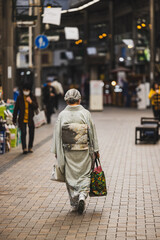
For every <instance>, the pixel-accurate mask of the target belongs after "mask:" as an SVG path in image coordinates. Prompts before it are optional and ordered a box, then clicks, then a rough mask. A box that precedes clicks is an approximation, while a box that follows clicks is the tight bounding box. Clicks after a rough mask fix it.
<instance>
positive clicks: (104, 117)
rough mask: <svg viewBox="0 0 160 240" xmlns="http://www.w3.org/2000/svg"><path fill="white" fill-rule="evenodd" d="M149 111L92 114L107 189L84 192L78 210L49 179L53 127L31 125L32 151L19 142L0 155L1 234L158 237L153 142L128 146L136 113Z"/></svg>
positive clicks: (158, 155) (157, 151) (157, 163)
mask: <svg viewBox="0 0 160 240" xmlns="http://www.w3.org/2000/svg"><path fill="white" fill-rule="evenodd" d="M151 115H152V113H151V111H150V110H145V111H138V110H134V109H128V110H127V109H118V108H106V109H105V110H104V111H103V112H102V113H92V116H93V119H94V121H95V123H96V127H97V132H98V139H99V145H100V153H101V161H102V166H103V169H104V171H105V174H106V178H107V186H108V195H107V197H101V198H88V199H87V204H86V211H85V213H84V214H83V215H81V216H79V215H78V214H77V213H73V212H71V211H70V204H69V199H68V194H67V191H66V187H65V184H63V183H54V182H52V181H50V174H51V169H52V165H53V163H54V158H53V155H52V154H51V153H50V152H49V148H50V144H51V135H52V131H53V130H52V129H53V126H49V125H46V126H44V127H42V128H40V129H37V130H36V141H35V152H34V153H33V154H30V155H27V156H23V155H21V154H20V151H21V149H20V147H18V148H16V149H14V150H12V151H11V152H10V153H7V154H5V155H0V159H1V160H0V240H6V239H7V240H32V239H37V240H45V239H46V240H54V239H56V240H63V239H65V240H73V239H76V240H78V239H79V240H83V239H85V240H93V239H94V240H105V239H107V240H112V239H118V240H121V239H123V240H124V239H126V240H134V239H135V240H136V239H137V240H143V239H146V240H154V239H160V195H159V194H160V143H158V144H156V145H152V144H150V145H147V144H141V145H135V144H134V133H135V132H134V130H135V126H136V125H139V122H140V117H141V116H151ZM55 117H56V116H54V119H53V122H54V121H55Z"/></svg>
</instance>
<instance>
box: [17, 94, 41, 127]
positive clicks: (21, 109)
mask: <svg viewBox="0 0 160 240" xmlns="http://www.w3.org/2000/svg"><path fill="white" fill-rule="evenodd" d="M29 96H30V98H31V99H32V103H31V104H30V103H29V112H28V125H29V126H34V122H33V117H34V113H35V111H36V110H37V109H38V103H37V99H36V97H35V96H34V95H33V94H32V93H30V95H29ZM24 110H25V103H24V96H23V93H21V94H20V95H19V96H18V97H17V101H16V104H15V108H14V112H13V123H16V120H17V115H18V114H19V115H18V125H19V127H21V125H22V123H23V120H24V112H25V111H24Z"/></svg>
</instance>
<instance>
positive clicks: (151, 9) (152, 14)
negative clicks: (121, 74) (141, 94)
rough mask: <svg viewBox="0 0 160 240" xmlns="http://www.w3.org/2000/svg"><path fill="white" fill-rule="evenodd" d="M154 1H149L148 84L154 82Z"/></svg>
mask: <svg viewBox="0 0 160 240" xmlns="http://www.w3.org/2000/svg"><path fill="white" fill-rule="evenodd" d="M154 13H155V0H150V55H151V59H150V83H151V84H152V83H153V82H154V76H155V72H154V71H155V19H154V18H155V15H154Z"/></svg>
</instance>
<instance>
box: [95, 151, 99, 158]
mask: <svg viewBox="0 0 160 240" xmlns="http://www.w3.org/2000/svg"><path fill="white" fill-rule="evenodd" d="M94 154H95V157H96V158H98V159H99V158H100V154H99V151H97V152H95V153H94Z"/></svg>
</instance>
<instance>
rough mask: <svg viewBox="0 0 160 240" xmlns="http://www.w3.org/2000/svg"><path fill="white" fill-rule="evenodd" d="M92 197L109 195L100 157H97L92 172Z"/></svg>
mask: <svg viewBox="0 0 160 240" xmlns="http://www.w3.org/2000/svg"><path fill="white" fill-rule="evenodd" d="M89 195H90V197H99V196H106V195H107V187H106V179H105V175H104V172H103V170H102V167H101V163H100V160H99V159H97V158H96V159H95V162H94V166H93V170H92V173H91V183H90V193H89Z"/></svg>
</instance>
